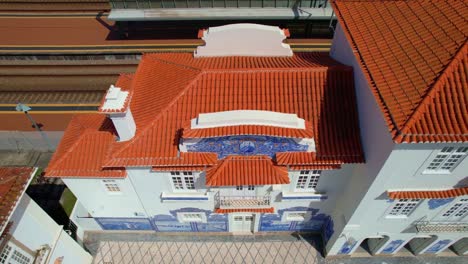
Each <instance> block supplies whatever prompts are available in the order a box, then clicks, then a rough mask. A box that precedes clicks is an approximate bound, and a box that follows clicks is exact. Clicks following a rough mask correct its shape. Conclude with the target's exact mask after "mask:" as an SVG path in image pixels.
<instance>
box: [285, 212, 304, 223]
mask: <svg viewBox="0 0 468 264" xmlns="http://www.w3.org/2000/svg"><path fill="white" fill-rule="evenodd" d="M306 215H307V213H306V212H289V213H288V214H287V216H286V221H304V220H305V218H306Z"/></svg>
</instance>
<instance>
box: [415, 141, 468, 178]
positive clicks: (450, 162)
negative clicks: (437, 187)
mask: <svg viewBox="0 0 468 264" xmlns="http://www.w3.org/2000/svg"><path fill="white" fill-rule="evenodd" d="M467 153H468V147H444V148H442V149H441V150H440V151H439V152H438V153H437V155H435V157H433V158H432V160H431V162H429V164H428V165H427V166H426V169H425V170H424V172H423V173H424V174H449V173H451V172H452V171H454V170H455V168H456V167H457V166H458V164H460V163H461V162H462V160H463V159H464V158H465V157H466V155H467Z"/></svg>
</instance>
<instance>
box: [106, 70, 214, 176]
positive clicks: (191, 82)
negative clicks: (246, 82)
mask: <svg viewBox="0 0 468 264" xmlns="http://www.w3.org/2000/svg"><path fill="white" fill-rule="evenodd" d="M204 73H205V72H204V71H203V70H200V72H199V73H198V74H197V75H196V76H195V78H193V80H192V81H190V82H189V83H188V84H187V86H186V87H185V88H184V89H183V90H182V92H180V93H179V94H178V95H177V96H176V97H174V99H172V101H171V102H169V104H167V105H166V107H164V109H162V110H161V111H160V112H159V113H158V114H157V115H156V116H155V117H154V119H153V120H152V121H151V122H149V123H148V124H147V125H146V126H144V127H143V128H142V131H141V132H140V134H139V135H142V134H143V133H146V131H148V130H149V129H150V128H151V127H152V126H153V124H154V123H155V122H156V121H158V120H159V119H161V118H162V117H163V116H164V115H165V114H167V110H168V109H169V108H170V107H172V106H173V105H174V104H175V103H176V102H177V101H178V100H179V98H180V97H182V95H184V94H185V93H186V92H187V91H188V90H190V89H191V88H192V87H193V85H194V83H195V82H196V81H198V79H200V78H201V76H203V75H204ZM137 129H138V127H137ZM138 138H139V136H137V135H135V136H134V137H133V138H132V139H131V140H130V141H129V142H127V144H126V146H123V147H122V148H120V149H119V150H118V151H117V152H116V153H113V154H111V155H110V157H108V159H106V161H105V162H104V164H103V166H102V167H106V166H105V164H106V163H108V162H109V160H111V159H114V157H116V156H118V155H119V154H120V153H122V152H123V151H124V150H126V149H127V148H129V147H130V146H132V145H133V144H135V142H136V140H137V139H138ZM116 143H117V142H116ZM112 145H113V144H112Z"/></svg>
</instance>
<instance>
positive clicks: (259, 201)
mask: <svg viewBox="0 0 468 264" xmlns="http://www.w3.org/2000/svg"><path fill="white" fill-rule="evenodd" d="M217 198H218V199H217V207H218V208H222V209H228V208H263V207H269V206H270V202H271V197H270V196H269V195H265V196H217Z"/></svg>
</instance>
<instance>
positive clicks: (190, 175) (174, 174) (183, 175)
mask: <svg viewBox="0 0 468 264" xmlns="http://www.w3.org/2000/svg"><path fill="white" fill-rule="evenodd" d="M174 178H180V181H181V182H180V186H179V185H178V184H176V183H175V182H174ZM190 179H191V182H190ZM170 180H171V185H172V190H173V191H174V192H196V188H197V187H196V186H195V180H196V175H195V173H194V172H193V171H171V172H170ZM190 184H191V185H192V186H190Z"/></svg>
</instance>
